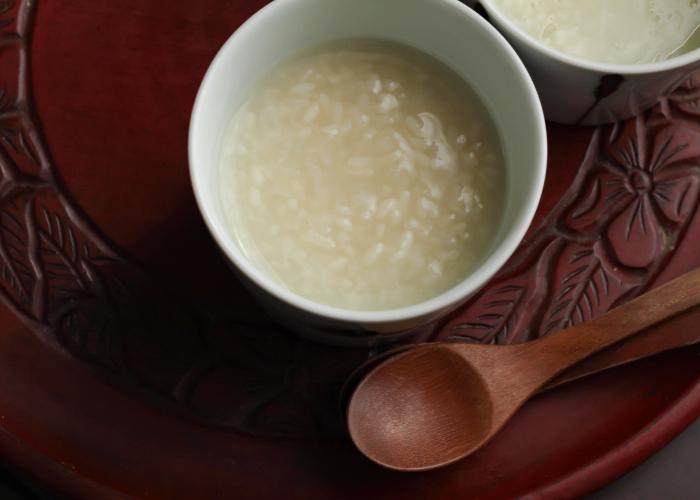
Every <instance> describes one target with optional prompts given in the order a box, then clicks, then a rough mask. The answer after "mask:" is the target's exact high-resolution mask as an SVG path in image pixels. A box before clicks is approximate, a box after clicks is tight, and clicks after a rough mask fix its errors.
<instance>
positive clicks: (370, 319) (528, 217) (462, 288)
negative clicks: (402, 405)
mask: <svg viewBox="0 0 700 500" xmlns="http://www.w3.org/2000/svg"><path fill="white" fill-rule="evenodd" d="M303 1H305V0H292V1H289V0H287V1H285V2H278V1H273V2H271V3H270V4H268V5H266V6H265V7H263V8H262V9H261V10H259V11H258V12H257V13H255V14H254V15H253V16H252V17H250V18H249V19H248V20H247V21H246V22H245V23H243V24H242V25H241V26H240V27H239V28H238V29H237V30H236V31H235V32H234V33H233V34H232V35H231V36H230V37H229V38H228V40H227V41H226V42H225V43H224V44H223V45H222V47H221V48H220V49H219V51H218V52H217V54H216V56H215V57H214V59H213V60H212V62H211V63H210V65H209V67H208V69H207V72H206V74H205V76H204V78H203V79H202V82H201V84H200V87H199V90H198V92H197V96H196V99H195V102H194V105H193V108H192V114H191V118H190V127H189V134H188V155H189V171H190V179H191V182H192V185H193V191H194V195H195V199H196V202H197V205H198V207H199V210H200V212H201V214H202V217H203V219H204V221H205V224H206V225H207V227H208V229H209V232H210V233H211V234H212V236H213V237H214V239H215V241H216V242H217V244H218V245H219V247H220V248H221V249H222V250H223V251H224V253H225V254H226V257H227V258H228V259H229V260H230V261H231V262H233V264H234V265H235V267H236V268H237V269H238V270H239V271H240V272H241V273H243V275H244V276H245V277H246V278H247V279H249V280H250V281H252V282H253V283H254V284H255V285H256V286H259V287H260V288H262V289H263V290H264V291H265V292H267V293H268V294H270V295H272V296H273V297H275V298H276V299H277V300H280V301H282V302H283V303H286V304H288V305H291V306H293V307H295V308H297V309H299V310H301V311H305V312H307V313H311V314H313V315H316V316H320V317H324V318H327V319H331V320H336V321H343V322H351V323H360V324H374V325H381V324H387V323H397V322H402V321H409V320H412V319H415V318H418V317H424V316H429V315H431V314H435V313H437V312H439V311H441V310H444V309H446V308H449V307H451V306H454V305H456V304H459V303H460V302H462V301H463V300H464V299H465V298H467V297H469V296H470V295H471V294H473V293H475V292H477V291H478V290H479V289H480V288H481V287H483V285H485V284H486V282H487V281H488V280H490V279H491V278H492V277H493V276H494V275H495V274H496V273H497V272H498V271H499V270H500V269H501V268H502V267H503V265H504V264H505V263H506V261H507V260H508V259H509V258H510V256H511V255H512V254H513V253H514V251H515V250H516V248H517V247H518V245H519V244H520V242H521V241H522V240H523V238H524V236H525V233H526V232H527V229H528V228H529V226H530V224H531V222H532V220H533V218H534V215H535V212H536V210H537V208H538V205H539V200H540V197H541V195H542V190H543V188H544V180H545V174H546V166H547V135H546V126H545V118H544V112H543V110H542V106H541V103H540V100H539V96H538V94H537V91H536V89H535V85H534V83H533V82H532V79H531V78H530V75H529V73H528V72H527V70H526V68H525V65H524V64H523V63H522V61H521V60H520V58H519V56H518V55H517V54H516V52H515V50H514V49H513V48H512V47H511V46H510V44H509V43H508V42H507V41H506V39H505V38H504V37H503V35H501V34H500V33H499V32H498V30H496V29H495V28H494V27H493V26H491V24H489V23H488V22H487V21H486V20H485V19H483V18H482V17H481V16H480V15H479V14H477V13H476V12H475V11H474V10H473V9H471V8H469V7H467V6H466V5H464V4H463V3H461V2H460V1H459V0H428V1H429V2H440V3H443V4H444V5H445V6H446V7H449V8H452V9H453V10H454V11H455V14H456V15H461V16H465V17H466V18H468V19H469V21H470V22H473V23H474V24H475V26H476V28H477V29H480V30H482V34H483V36H485V37H489V36H490V37H492V38H493V39H494V40H495V41H497V42H498V43H499V45H500V46H501V48H502V49H503V51H504V52H505V57H506V58H507V60H508V61H509V62H510V63H511V64H512V65H513V69H514V70H515V72H516V73H517V74H518V75H519V76H520V85H522V87H523V89H524V90H525V92H526V94H527V96H528V104H529V105H528V107H529V108H530V109H531V119H532V121H533V123H532V126H533V127H534V129H535V130H536V137H537V141H536V143H533V146H532V147H533V149H534V150H535V151H534V156H535V158H536V159H535V161H534V164H535V166H534V168H533V183H532V188H531V189H530V192H529V193H528V195H527V197H526V200H525V202H524V209H523V210H521V211H520V213H519V214H518V216H517V217H516V219H515V221H514V222H513V224H512V225H511V227H509V228H506V234H505V236H504V237H503V239H502V240H501V242H500V243H499V244H498V245H497V246H496V247H495V248H494V249H493V250H492V251H491V253H490V254H489V255H488V256H487V257H486V259H485V260H484V262H482V263H481V265H480V266H479V267H478V268H477V269H475V270H474V271H473V272H471V273H470V274H469V275H468V276H467V277H466V278H464V279H463V280H462V281H460V282H459V283H458V284H456V285H455V286H453V287H452V288H450V289H448V290H446V291H445V292H443V293H441V294H439V295H437V296H435V297H432V298H430V299H428V300H425V301H422V302H420V303H417V304H413V305H409V306H405V307H400V308H394V309H386V310H377V311H374V310H354V309H345V308H341V307H335V306H331V305H327V304H323V303H320V302H316V301H314V300H311V299H308V298H306V297H303V296H301V295H299V294H297V293H296V292H293V291H291V290H289V289H288V288H286V287H284V286H283V285H282V284H280V283H278V282H276V281H275V280H273V279H272V278H270V277H269V276H267V275H266V274H265V273H264V272H263V271H261V270H259V269H258V268H257V267H256V266H255V265H253V264H252V263H250V262H249V259H247V258H246V257H245V255H244V254H243V251H242V250H241V249H240V248H239V247H238V245H236V244H235V243H234V237H233V236H231V235H229V234H228V233H227V232H226V230H225V228H223V227H221V226H220V224H219V223H218V222H217V221H216V219H215V217H214V216H213V215H212V214H211V213H210V211H209V209H208V208H207V207H208V204H207V203H206V202H205V196H206V195H205V193H206V189H204V188H203V186H202V184H201V183H200V180H199V176H198V175H197V171H198V170H199V169H198V167H197V166H196V162H195V152H194V148H193V143H194V142H195V141H194V135H195V134H194V131H195V128H196V126H197V122H198V120H200V119H201V118H200V111H199V110H200V106H201V105H202V104H201V102H202V100H203V99H204V94H205V92H206V89H207V87H208V86H209V82H210V80H211V79H212V78H213V76H212V75H213V72H214V68H215V67H216V66H217V65H218V64H219V63H220V61H221V60H222V59H223V57H224V56H223V54H224V53H225V52H226V51H227V50H229V48H230V47H231V46H233V45H234V44H235V43H236V42H237V40H238V39H239V38H240V37H241V36H242V34H243V33H245V32H246V31H248V30H252V29H255V25H256V24H257V23H258V22H259V21H260V20H261V19H262V18H263V16H265V15H267V14H269V13H270V12H271V10H272V9H274V8H276V7H281V6H284V5H286V6H289V5H291V4H292V3H294V2H303Z"/></svg>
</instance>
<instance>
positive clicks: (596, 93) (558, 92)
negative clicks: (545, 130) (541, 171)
mask: <svg viewBox="0 0 700 500" xmlns="http://www.w3.org/2000/svg"><path fill="white" fill-rule="evenodd" d="M581 1H582V2H585V1H586V0H581ZM610 1H611V2H614V1H615V0H610ZM468 3H470V4H475V3H481V4H482V5H483V7H484V9H485V10H486V11H487V12H488V15H489V19H490V21H491V22H492V23H493V24H494V25H495V26H496V27H497V28H498V29H499V30H500V31H501V32H502V33H503V34H504V35H505V37H506V38H507V39H508V40H509V41H510V43H511V44H512V45H513V47H514V48H515V50H516V51H517V52H518V54H519V55H520V57H522V59H523V62H525V65H526V66H527V69H528V71H529V72H530V75H531V76H532V79H533V81H534V82H535V86H536V87H537V91H538V92H539V95H540V99H541V100H542V107H543V108H544V113H545V116H546V117H547V119H548V120H552V121H555V122H559V123H566V124H577V125H600V124H603V123H610V122H616V121H620V120H624V119H627V118H630V117H632V116H636V115H638V114H641V113H642V112H644V111H646V110H647V109H649V108H651V107H652V106H654V105H655V104H656V103H657V102H658V101H659V98H661V97H662V96H664V95H667V94H668V93H670V92H672V91H673V90H675V89H676V88H677V87H678V86H679V85H680V84H681V83H683V82H684V81H685V80H687V79H688V77H689V76H690V75H691V74H692V73H693V72H694V71H695V70H697V69H698V68H700V49H697V50H694V51H692V52H689V53H687V54H683V55H680V56H677V57H673V58H671V59H668V60H665V61H659V62H656V63H650V64H607V63H598V62H592V61H588V60H585V59H581V58H578V57H574V56H570V55H567V54H564V53H562V52H559V51H557V50H555V49H552V48H550V47H548V46H547V45H545V44H543V43H542V42H540V41H538V40H536V39H535V38H533V37H532V36H530V35H529V34H527V33H526V32H524V31H523V30H521V29H520V28H518V27H517V26H516V25H515V23H513V22H512V21H511V20H510V19H509V18H508V17H506V16H504V15H503V14H502V13H501V11H500V9H499V8H498V7H497V6H496V5H495V3H496V2H494V0H481V1H480V2H475V1H470V2H468Z"/></svg>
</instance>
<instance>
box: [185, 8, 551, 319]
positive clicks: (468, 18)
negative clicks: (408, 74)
mask: <svg viewBox="0 0 700 500" xmlns="http://www.w3.org/2000/svg"><path fill="white" fill-rule="evenodd" d="M347 38H365V39H381V40H388V41H393V42H398V43H401V44H404V45H408V46H411V47H414V48H416V49H419V50H421V51H423V52H425V53H427V54H429V55H431V56H433V57H435V58H437V59H438V60H440V61H442V62H443V63H444V64H446V65H447V66H449V67H450V68H451V69H452V70H454V71H455V72H456V73H457V74H458V75H460V76H461V77H462V78H463V79H464V80H465V81H466V82H467V83H468V84H469V85H470V86H471V87H472V88H473V90H474V91H475V92H476V94H477V95H478V96H479V98H480V99H481V100H482V102H483V104H484V106H485V108H486V110H487V111H488V112H489V114H490V115H491V118H492V119H493V121H494V123H495V126H496V129H497V131H498V133H499V136H500V141H501V145H502V148H503V150H504V156H505V159H506V164H507V165H506V177H507V187H506V189H507V193H506V196H505V200H506V202H505V207H504V213H503V217H502V222H501V226H500V229H499V231H498V232H497V234H496V236H495V239H494V241H493V245H492V247H491V251H490V253H489V254H488V255H487V256H485V258H484V260H483V262H482V263H481V265H480V266H479V267H478V268H477V269H476V270H475V271H474V272H473V273H472V274H471V275H469V276H468V277H466V278H465V280H464V281H463V282H461V283H460V284H458V285H457V286H456V287H454V288H453V289H451V290H448V291H447V292H445V293H443V294H442V295H440V296H438V297H435V298H432V299H430V300H428V301H426V302H423V303H420V304H416V305H414V306H409V307H405V308H402V309H396V310H392V311H367V312H363V311H346V310H341V309H337V308H334V307H330V306H325V305H323V304H318V303H315V302H313V301H310V300H308V299H305V298H304V297H301V296H298V295H296V294H294V293H293V292H290V291H289V290H287V289H286V288H284V287H283V286H281V285H279V284H277V283H276V282H274V281H273V280H272V279H271V278H269V277H268V276H266V275H265V274H264V273H262V272H261V271H259V270H258V269H256V268H255V266H253V265H252V264H251V263H250V262H249V261H248V259H247V258H246V256H245V255H244V254H243V252H242V251H241V249H240V248H239V246H238V243H237V241H236V238H235V237H234V236H233V235H231V234H229V230H228V229H227V227H226V218H225V216H224V214H223V212H222V208H221V203H220V199H219V193H218V176H219V174H218V167H219V156H220V153H221V149H222V147H221V146H222V141H223V137H224V132H225V131H226V129H227V127H228V125H229V123H230V120H231V119H232V117H233V115H234V113H235V112H236V110H237V109H238V108H239V107H240V106H241V105H242V104H243V103H244V102H245V100H246V98H247V96H248V94H249V92H250V91H251V89H252V88H253V86H254V85H255V83H256V82H257V81H258V80H259V79H260V78H261V77H263V76H264V75H265V74H266V73H267V72H269V71H270V70H271V69H272V68H273V67H274V66H275V65H277V64H278V63H280V62H282V61H284V60H286V59H288V58H291V57H293V56H294V55H296V54H297V53H299V52H301V51H303V50H305V49H308V48H310V47H312V46H315V45H319V44H321V43H324V42H328V41H332V40H340V39H347ZM189 154H190V169H191V176H192V182H193V186H194V191H195V195H196V197H197V201H198V203H199V206H200V210H201V212H202V214H203V216H204V219H205V221H206V223H207V225H208V226H209V229H210V231H211V232H212V234H213V235H214V237H215V238H216V240H217V242H218V243H219V245H220V246H221V248H222V250H223V251H224V253H225V254H226V255H227V257H228V258H229V259H230V260H231V261H232V262H233V263H234V264H235V265H236V267H237V268H238V269H239V270H240V271H241V272H243V274H244V275H245V276H246V277H247V278H248V279H250V280H251V281H252V282H254V283H255V284H256V285H258V286H260V287H262V288H263V289H264V290H266V291H267V292H269V293H271V294H272V295H274V296H275V297H276V298H278V299H280V300H282V301H284V302H285V303H288V304H291V305H292V306H296V307H298V308H300V309H302V310H306V311H307V312H311V313H313V314H317V315H320V316H324V317H329V318H334V319H339V320H348V321H360V322H361V321H371V322H377V321H380V322H381V321H398V320H404V319H406V318H410V317H413V316H418V315H424V314H428V313H430V312H431V311H435V310H438V309H444V308H445V307H449V306H451V305H455V304H457V303H459V302H461V301H463V300H464V298H465V297H467V296H468V295H470V294H471V293H473V292H474V291H476V290H477V289H478V288H479V287H480V286H482V285H483V284H484V283H485V282H486V281H487V280H488V279H489V278H490V277H491V276H493V274H495V272H496V271H497V270H498V269H499V268H500V267H501V266H502V265H503V264H504V263H505V261H506V260H507V259H508V257H509V256H510V255H511V254H512V252H513V251H514V250H515V248H516V247H517V245H518V243H519V242H520V240H521V239H522V237H523V236H524V234H525V231H526V229H527V227H528V225H529V223H530V222H531V220H532V217H533V215H534V212H535V209H536V207H537V204H538V201H539V197H540V194H541V191H542V185H543V182H544V174H545V165H546V135H545V126H544V118H543V114H542V109H541V107H540V103H539V100H538V98H537V94H536V92H535V89H534V86H533V84H532V82H531V80H530V78H529V76H528V74H527V72H526V70H525V69H524V67H523V65H522V63H521V62H520V60H519V59H518V57H517V56H516V55H515V52H514V51H513V50H512V49H511V48H510V46H509V45H508V44H507V42H506V41H505V40H504V39H503V38H502V36H501V35H500V34H498V32H497V31H496V30H495V29H494V28H492V27H491V26H490V25H489V24H488V23H486V22H485V21H484V20H483V19H481V18H480V17H479V16H478V15H477V14H476V13H474V12H473V11H472V10H471V9H469V8H468V7H466V6H464V5H463V4H461V3H460V2H458V1H457V0H401V1H377V0H353V1H349V0H285V1H277V2H273V3H271V4H269V5H268V6H267V7H265V8H264V9H262V10H261V11H259V12H258V13H257V14H256V15H255V16H253V17H252V18H251V19H250V20H248V21H247V22H246V23H245V24H244V25H243V26H241V28H239V30H238V31H236V33H234V34H233V35H232V36H231V38H230V39H229V40H228V41H227V42H226V44H225V45H224V46H223V47H222V48H221V50H220V51H219V53H218V54H217V56H216V57H215V59H214V61H213V62H212V64H211V66H210V68H209V70H208V72H207V74H206V76H205V78H204V80H203V82H202V85H201V87H200V91H199V94H198V96H197V100H196V103H195V106H194V110H193V114H192V119H191V124H190V138H189Z"/></svg>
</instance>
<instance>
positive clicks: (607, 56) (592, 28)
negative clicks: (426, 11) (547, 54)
mask: <svg viewBox="0 0 700 500" xmlns="http://www.w3.org/2000/svg"><path fill="white" fill-rule="evenodd" d="M493 3H494V4H495V5H496V6H497V7H498V8H499V9H500V10H501V12H502V13H503V14H504V15H505V16H506V17H508V18H510V19H511V20H512V21H513V22H514V23H515V24H516V25H517V26H518V27H520V28H521V29H522V30H523V31H525V32H527V33H528V34H530V35H531V36H533V37H534V38H536V39H538V40H540V41H542V42H544V43H545V44H547V45H549V46H550V47H552V48H554V49H557V50H559V51H561V52H564V53H566V54H570V55H573V56H577V57H581V58H583V59H588V60H591V61H598V62H607V63H618V64H640V63H650V62H655V61H659V60H663V59H667V58H669V57H671V56H675V55H679V54H681V53H683V52H688V51H690V50H692V49H694V48H697V47H698V43H699V42H700V40H698V37H693V36H692V35H693V34H694V33H695V31H696V30H697V29H698V26H700V0H493Z"/></svg>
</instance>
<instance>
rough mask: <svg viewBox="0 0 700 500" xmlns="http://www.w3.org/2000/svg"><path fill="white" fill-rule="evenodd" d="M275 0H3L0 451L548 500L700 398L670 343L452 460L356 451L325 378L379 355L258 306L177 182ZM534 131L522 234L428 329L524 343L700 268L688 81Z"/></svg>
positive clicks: (72, 474) (194, 488)
mask: <svg viewBox="0 0 700 500" xmlns="http://www.w3.org/2000/svg"><path fill="white" fill-rule="evenodd" d="M264 3H265V2H263V1H243V0H238V1H236V2H222V1H216V0H200V1H198V2H185V1H181V0H177V1H174V0H170V1H165V0H149V1H146V2H144V1H141V0H139V1H137V0H122V1H121V2H109V1H95V2H89V3H84V2H79V3H76V2H70V1H68V0H55V1H53V2H49V1H45V0H39V1H36V0H34V1H32V0H0V89H2V91H1V92H0V94H1V95H2V97H1V98H0V298H2V300H3V302H4V303H5V305H6V306H3V307H0V324H2V326H3V328H2V329H1V330H2V331H0V409H1V410H0V454H1V455H2V457H3V458H4V459H5V460H7V461H9V462H11V463H13V464H14V465H16V466H17V467H19V468H22V469H24V470H26V471H28V472H30V473H31V474H32V475H34V476H35V477H37V478H39V479H40V480H42V481H44V482H46V483H48V484H50V485H51V486H53V487H55V488H58V489H59V490H61V491H64V492H67V493H69V494H71V495H75V496H78V497H84V498H116V497H122V496H124V495H127V496H132V497H139V498H146V497H148V498H173V499H174V498H215V497H221V496H225V495H233V494H236V496H237V497H246V498H275V497H276V496H278V494H279V492H280V491H284V492H287V494H288V496H290V497H293V498H296V497H299V498H330V497H334V498H355V497H360V496H364V497H374V496H376V497H381V498H436V499H437V498H454V497H455V496H457V495H460V496H465V495H469V496H475V497H483V498H501V497H510V496H518V495H526V494H528V493H529V494H531V495H532V496H533V497H545V498H546V497H552V496H558V495H566V496H575V495H580V494H583V493H585V492H588V491H590V490H592V489H595V488H597V487H599V486H601V485H603V484H605V483H606V482H608V481H610V480H612V479H613V478H615V477H617V476H619V475H620V474H622V473H624V472H625V471H626V470H628V469H629V468H630V467H632V466H633V465H635V464H637V463H639V462H640V461H642V460H643V459H644V458H646V457H647V456H648V455H649V454H651V453H653V452H654V451H655V450H657V449H658V448H659V447H661V446H662V445H663V444H664V443H666V442H667V441H668V440H669V439H671V438H672V437H673V436H674V435H675V434H677V433H678V432H680V431H681V430H682V429H683V428H684V427H685V426H686V425H687V424H688V423H689V422H691V421H692V420H693V419H694V418H696V417H697V416H698V415H699V414H700V364H698V359H697V352H696V351H695V350H683V351H678V352H674V353H669V354H666V355H663V356H659V357H657V358H654V359H651V360H646V361H643V362H639V363H636V364H634V365H630V366H627V367H623V368H620V369H616V370H612V371H610V372H607V373H604V374H601V375H598V376H595V377H592V378H589V379H586V380H583V381H580V382H577V383H574V384H572V385H569V386H566V387H562V388H559V389H557V390H555V391H552V392H550V393H547V394H544V395H542V396H540V397H538V398H537V400H535V401H534V402H533V403H532V404H530V405H528V406H527V407H526V408H525V409H524V410H523V411H522V412H521V413H520V414H518V415H517V417H516V418H515V419H514V421H513V422H512V424H511V425H509V426H508V427H507V428H506V429H505V430H504V431H503V432H502V433H501V434H500V435H499V436H498V437H497V438H496V440H495V441H494V442H493V443H491V444H490V445H489V446H488V447H486V448H484V449H483V450H482V451H480V452H479V453H478V454H477V455H475V456H473V457H471V458H469V459H467V460H464V461H462V462H460V463H458V464H455V465H454V466H451V467H448V468H446V469H443V470H439V471H434V472H430V473H424V474H411V475H406V474H398V473H393V472H389V471H386V470H383V469H380V468H379V467H376V466H374V465H373V464H371V463H369V462H368V461H366V460H365V459H363V458H362V457H361V456H360V455H359V453H358V452H356V451H355V450H354V449H353V447H352V445H351V443H349V442H348V441H347V439H346V438H345V435H344V428H343V421H342V418H341V415H340V414H339V412H338V409H337V394H338V390H339V388H340V386H341V385H342V382H343V380H344V378H345V377H346V376H347V374H349V373H350V372H351V371H352V369H353V368H354V367H356V366H357V365H358V364H359V363H361V362H362V361H363V360H365V359H367V357H368V356H369V355H371V354H373V353H374V350H372V349H340V348H332V347H326V346H321V345H317V344H314V343H311V342H307V341H303V340H299V339H297V338H296V337H294V336H293V335H290V334H288V333H286V332H285V331H283V329H281V328H279V327H277V326H275V325H273V324H272V323H271V322H270V321H269V320H268V319H267V318H266V317H265V315H264V313H263V312H262V311H261V309H260V308H259V307H258V306H257V305H256V304H255V302H254V301H253V300H252V299H251V298H250V297H249V296H248V295H247V294H246V293H245V292H244V291H243V290H242V288H241V287H240V285H239V284H238V283H237V282H236V280H235V278H234V277H233V275H232V274H231V273H230V272H229V271H228V268H227V266H226V264H225V263H224V261H223V260H222V258H221V257H220V256H219V254H218V252H217V250H216V248H215V246H214V243H213V242H212V240H211V238H210V237H209V236H208V234H207V232H206V230H205V228H204V225H203V223H202V221H201V219H200V217H199V215H198V212H197V210H196V207H195V203H194V199H193V196H192V193H191V189H190V186H189V179H188V172H187V156H186V145H187V137H186V136H187V126H188V121H189V112H190V109H191V106H192V102H193V99H194V95H195V93H196V90H197V86H198V83H199V80H200V79H201V77H202V75H203V73H204V71H205V70H206V67H207V65H208V63H209V61H210V60H211V58H212V57H213V55H214V54H215V52H216V50H217V49H218V47H219V46H220V45H221V43H223V41H224V40H225V39H226V38H227V37H228V36H229V35H230V33H231V32H232V31H233V30H234V29H235V27H237V26H238V25H240V24H241V23H242V22H243V21H244V20H245V19H247V18H248V17H249V16H250V15H252V13H254V12H255V11H256V10H257V9H259V8H260V7H261V6H262V5H264ZM549 143H550V162H549V172H548V178H547V183H546V186H545V194H544V197H543V201H542V204H541V206H540V209H539V213H538V216H537V219H536V221H535V223H534V224H533V227H532V228H531V231H530V234H529V236H528V240H527V241H526V242H524V243H523V245H522V246H521V249H520V250H519V251H518V253H517V254H516V256H514V258H513V259H512V260H511V262H510V263H509V264H508V265H507V266H506V268H504V269H503V271H502V272H501V273H500V274H499V276H498V277H497V278H496V279H495V280H494V281H493V282H492V283H491V284H490V285H489V286H487V287H486V288H485V289H484V290H483V291H482V293H480V294H479V295H478V296H476V297H475V298H474V299H473V300H472V301H471V302H470V303H469V304H467V305H466V306H465V307H464V308H462V309H461V310H460V311H458V312H457V313H456V314H455V315H453V316H452V317H451V318H449V319H448V321H446V322H445V324H444V325H441V328H439V329H438V330H436V331H435V332H433V333H432V334H430V335H428V334H426V335H425V336H424V338H423V339H421V340H430V339H437V338H447V337H454V336H459V337H463V338H467V339H470V340H472V341H478V342H496V343H511V342H521V341H527V340H530V339H533V338H537V337H539V336H542V335H547V334H550V333H552V332H554V331H556V330H558V329H561V328H563V327H566V326H568V325H570V324H575V323H579V322H581V321H584V320H586V319H588V318H591V317H594V316H596V315H598V314H601V313H602V312H604V311H606V310H607V309H609V308H611V307H613V306H615V305H616V304H620V303H622V302H624V301H627V300H629V299H630V298H632V297H634V296H636V295H638V294H639V293H642V292H643V291H644V290H646V289H648V288H650V287H653V286H655V285H657V284H659V283H661V282H664V281H667V280H668V279H671V278H672V277H674V276H677V275H678V274H680V273H682V272H684V271H686V270H689V269H691V268H693V267H695V266H698V265H700V252H698V245H697V241H698V238H700V217H697V216H696V215H697V213H698V202H699V200H700V166H699V165H700V75H698V84H697V85H696V83H695V81H694V79H693V78H692V77H691V78H690V79H689V80H688V82H687V83H686V84H684V85H683V86H682V87H681V88H680V89H678V90H677V91H675V92H673V93H672V94H671V95H668V96H666V97H664V98H663V99H662V100H661V102H660V103H659V105H658V106H657V107H656V108H654V109H653V110H652V111H650V112H648V113H646V114H645V115H644V116H642V117H639V118H637V119H634V120H630V121H628V122H626V123H621V124H617V125H613V126H607V127H602V128H599V129H595V130H594V129H586V128H575V127H563V126H556V125H549ZM698 319H699V320H700V313H698Z"/></svg>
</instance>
